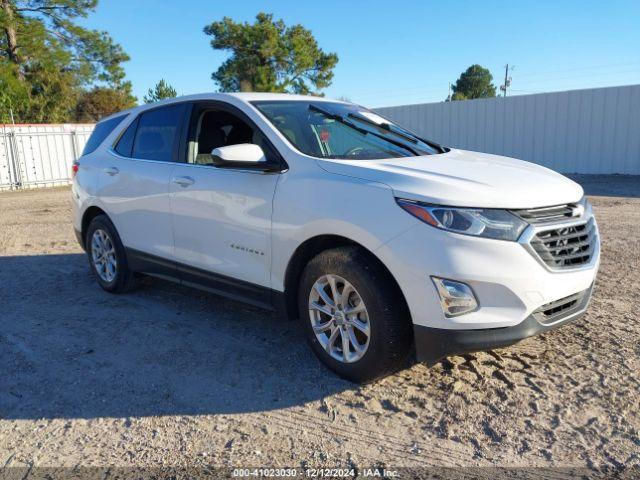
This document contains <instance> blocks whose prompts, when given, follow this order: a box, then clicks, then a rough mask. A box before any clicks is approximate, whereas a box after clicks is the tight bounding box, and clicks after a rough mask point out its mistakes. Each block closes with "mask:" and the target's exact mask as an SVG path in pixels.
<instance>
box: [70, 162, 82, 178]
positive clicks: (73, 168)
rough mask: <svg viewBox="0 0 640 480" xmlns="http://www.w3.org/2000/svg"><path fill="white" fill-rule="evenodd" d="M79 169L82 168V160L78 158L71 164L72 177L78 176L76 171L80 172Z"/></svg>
mask: <svg viewBox="0 0 640 480" xmlns="http://www.w3.org/2000/svg"><path fill="white" fill-rule="evenodd" d="M79 169H80V162H79V161H78V160H76V161H75V162H73V163H72V164H71V178H74V177H75V176H76V173H78V170H79Z"/></svg>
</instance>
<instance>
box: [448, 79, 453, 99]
mask: <svg viewBox="0 0 640 480" xmlns="http://www.w3.org/2000/svg"><path fill="white" fill-rule="evenodd" d="M451 100H453V99H452V98H451V82H449V101H451Z"/></svg>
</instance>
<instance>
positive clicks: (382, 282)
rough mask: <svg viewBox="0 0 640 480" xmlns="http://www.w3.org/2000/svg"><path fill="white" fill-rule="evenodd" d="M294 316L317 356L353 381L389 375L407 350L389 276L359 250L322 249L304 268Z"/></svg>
mask: <svg viewBox="0 0 640 480" xmlns="http://www.w3.org/2000/svg"><path fill="white" fill-rule="evenodd" d="M298 300H299V302H298V303H299V314H300V318H301V319H302V321H303V323H304V325H305V331H306V333H307V338H308V340H309V342H310V344H311V347H312V348H313V350H314V352H315V353H316V355H317V356H318V357H319V358H320V360H322V361H323V362H324V363H325V364H326V365H327V366H328V367H329V368H331V369H332V370H333V371H335V372H336V373H338V374H339V375H340V376H342V377H345V378H347V379H349V380H352V381H355V382H367V381H371V380H374V379H376V378H378V377H381V376H383V375H386V374H388V373H391V372H393V371H394V370H396V369H397V368H398V367H400V366H401V365H402V364H403V362H404V361H405V360H406V359H407V356H408V354H409V352H410V349H411V342H412V329H411V319H410V318H409V313H408V311H407V308H406V305H405V302H404V299H403V297H402V294H401V293H400V291H399V289H398V287H397V285H396V284H395V282H394V281H393V280H392V279H391V278H390V275H389V273H388V272H387V271H386V270H385V269H384V268H383V267H382V266H381V265H380V264H379V263H378V262H377V261H376V260H375V259H373V258H371V257H370V256H369V254H367V253H366V252H365V251H364V250H362V249H360V248H357V247H340V248H335V249H331V250H327V251H324V252H322V253H320V254H319V255H318V256H316V257H315V258H314V259H313V260H311V261H310V262H309V264H308V265H307V266H306V268H305V270H304V272H303V274H302V280H301V282H300V290H299V292H298Z"/></svg>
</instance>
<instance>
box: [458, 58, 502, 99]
mask: <svg viewBox="0 0 640 480" xmlns="http://www.w3.org/2000/svg"><path fill="white" fill-rule="evenodd" d="M491 82H493V76H492V75H491V72H490V71H489V70H487V69H486V68H484V67H482V66H480V65H477V64H476V65H471V66H470V67H469V68H467V69H466V70H465V71H464V72H463V73H462V74H461V75H460V78H458V80H457V81H456V84H455V85H453V86H452V89H453V95H452V96H451V99H447V100H470V99H473V98H492V97H495V96H496V87H495V85H493V83H491Z"/></svg>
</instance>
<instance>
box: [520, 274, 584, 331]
mask: <svg viewBox="0 0 640 480" xmlns="http://www.w3.org/2000/svg"><path fill="white" fill-rule="evenodd" d="M592 289H593V284H592V285H591V286H590V287H589V288H587V289H586V290H583V291H581V292H578V293H574V294H573V295H569V296H567V297H564V298H561V299H559V300H555V301H553V302H550V303H547V304H545V305H542V306H541V307H539V308H537V309H536V310H535V311H534V312H533V313H532V315H533V317H534V318H535V319H536V320H537V321H538V322H539V323H541V324H543V325H553V324H556V323H559V322H561V321H563V320H566V319H567V318H569V317H572V316H574V315H576V314H578V313H580V312H583V311H584V310H585V309H586V308H587V305H588V304H589V300H590V299H591V291H592Z"/></svg>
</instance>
